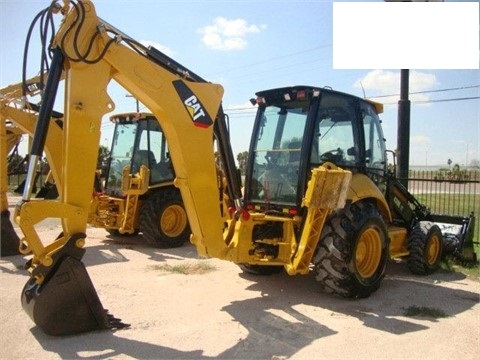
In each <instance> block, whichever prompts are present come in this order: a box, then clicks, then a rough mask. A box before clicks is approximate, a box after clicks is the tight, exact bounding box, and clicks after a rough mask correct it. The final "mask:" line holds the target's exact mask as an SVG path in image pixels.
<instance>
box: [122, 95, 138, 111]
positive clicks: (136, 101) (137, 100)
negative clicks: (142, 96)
mask: <svg viewBox="0 0 480 360" xmlns="http://www.w3.org/2000/svg"><path fill="white" fill-rule="evenodd" d="M125 97H134V96H133V95H130V94H127V95H125ZM135 101H136V105H137V107H136V109H137V113H139V112H140V103H139V102H138V99H136V98H135Z"/></svg>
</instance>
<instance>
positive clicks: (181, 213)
mask: <svg viewBox="0 0 480 360" xmlns="http://www.w3.org/2000/svg"><path fill="white" fill-rule="evenodd" d="M186 226H187V214H186V213H185V210H184V209H183V208H182V207H181V206H180V205H170V206H169V207H168V208H166V209H165V211H164V212H163V213H162V216H161V217H160V228H161V229H162V232H163V233H164V234H165V235H167V236H168V237H177V236H179V235H180V234H181V233H182V232H183V230H185V227H186Z"/></svg>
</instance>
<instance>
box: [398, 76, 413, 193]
mask: <svg viewBox="0 0 480 360" xmlns="http://www.w3.org/2000/svg"><path fill="white" fill-rule="evenodd" d="M409 72H410V71H409V70H408V69H402V70H400V100H399V101H398V118H397V126H398V127H397V158H398V167H397V178H398V179H399V180H400V182H401V183H402V184H403V186H405V187H406V188H407V189H408V167H409V152H410V100H409V99H408V92H409V90H408V88H409V75H410V74H409Z"/></svg>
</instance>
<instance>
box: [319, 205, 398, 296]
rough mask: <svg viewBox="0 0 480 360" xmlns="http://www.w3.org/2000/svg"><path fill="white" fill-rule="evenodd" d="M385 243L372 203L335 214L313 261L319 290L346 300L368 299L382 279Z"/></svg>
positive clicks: (352, 206)
mask: <svg viewBox="0 0 480 360" xmlns="http://www.w3.org/2000/svg"><path fill="white" fill-rule="evenodd" d="M388 242H389V241H388V234H387V229H386V226H385V223H384V221H383V219H382V217H381V215H380V213H379V212H378V210H377V209H376V208H375V206H374V205H373V204H372V203H368V202H358V203H354V204H351V205H348V204H347V206H346V207H345V208H343V209H339V210H336V211H334V212H333V213H332V214H331V215H330V216H329V218H328V219H327V221H326V222H325V226H324V228H323V231H322V234H321V235H320V241H319V244H318V246H317V252H316V254H315V256H314V258H313V264H314V266H315V273H316V280H317V281H318V282H319V284H320V287H321V288H322V289H323V290H324V291H326V292H328V293H333V294H337V295H341V296H343V297H347V298H365V297H368V296H370V294H372V293H373V292H375V291H376V290H377V289H378V288H379V287H380V283H381V281H382V279H383V277H384V276H385V268H386V264H387V261H388V258H389V255H388Z"/></svg>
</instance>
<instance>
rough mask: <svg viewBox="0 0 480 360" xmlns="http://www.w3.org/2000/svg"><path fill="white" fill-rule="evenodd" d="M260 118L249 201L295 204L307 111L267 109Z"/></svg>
mask: <svg viewBox="0 0 480 360" xmlns="http://www.w3.org/2000/svg"><path fill="white" fill-rule="evenodd" d="M260 116H261V124H260V126H259V127H258V136H257V138H256V141H255V148H254V154H255V161H254V164H253V172H252V181H251V183H250V184H251V185H250V186H251V188H250V194H251V200H252V201H261V202H264V203H267V204H269V203H282V204H287V205H295V204H296V201H297V186H298V170H299V166H300V151H301V148H302V139H303V136H304V131H305V123H306V118H307V110H306V109H302V108H288V109H287V108H280V107H277V106H269V107H267V108H266V109H265V111H264V112H263V113H262V114H260Z"/></svg>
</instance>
